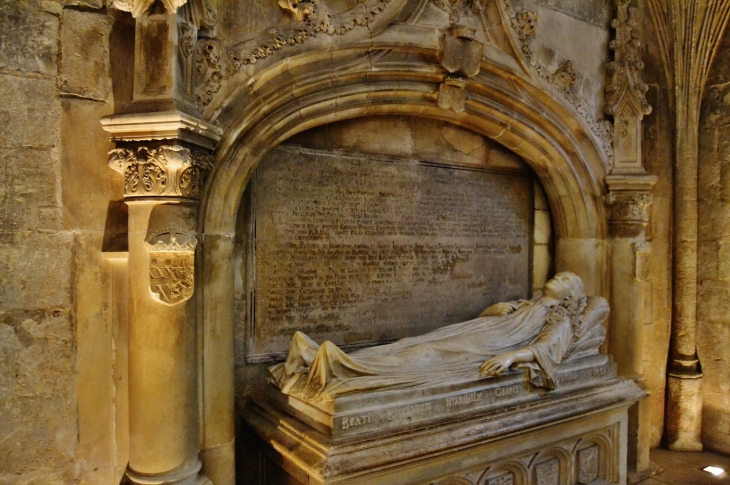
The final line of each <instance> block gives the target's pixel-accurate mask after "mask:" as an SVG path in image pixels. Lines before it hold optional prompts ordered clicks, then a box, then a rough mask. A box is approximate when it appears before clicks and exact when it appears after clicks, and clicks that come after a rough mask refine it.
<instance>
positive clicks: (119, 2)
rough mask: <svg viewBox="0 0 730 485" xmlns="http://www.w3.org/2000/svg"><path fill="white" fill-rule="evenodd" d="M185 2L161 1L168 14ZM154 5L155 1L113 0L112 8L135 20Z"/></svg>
mask: <svg viewBox="0 0 730 485" xmlns="http://www.w3.org/2000/svg"><path fill="white" fill-rule="evenodd" d="M187 1H188V0H162V3H163V5H164V6H165V9H166V10H167V11H168V12H171V13H174V12H177V9H178V8H180V7H182V6H183V5H185V4H186V3H187ZM154 3H155V0H114V1H113V2H112V6H114V7H116V8H118V9H119V10H123V11H125V12H129V13H131V14H132V16H133V17H134V18H137V17H141V16H142V15H144V13H145V12H147V10H149V8H150V7H152V5H154Z"/></svg>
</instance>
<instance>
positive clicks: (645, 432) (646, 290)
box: [606, 0, 657, 481]
mask: <svg viewBox="0 0 730 485" xmlns="http://www.w3.org/2000/svg"><path fill="white" fill-rule="evenodd" d="M615 6H616V16H615V18H614V20H613V21H612V23H611V26H612V27H613V28H614V29H615V31H616V34H615V38H614V40H613V41H611V44H610V46H611V49H613V51H614V59H613V61H612V62H610V63H609V65H608V71H609V82H608V85H607V86H606V113H607V114H609V115H611V116H612V117H613V124H614V132H613V153H614V157H613V167H612V170H611V173H610V174H609V175H608V176H607V177H606V185H607V189H608V195H607V196H606V204H607V206H608V209H609V220H608V226H609V238H610V241H611V325H610V328H609V352H610V353H611V354H613V355H614V357H615V359H616V364H617V365H618V369H619V373H620V374H621V375H623V376H626V377H630V378H632V379H633V380H634V381H635V382H636V383H637V384H638V385H639V386H641V387H644V388H645V386H644V384H643V379H644V366H643V359H644V354H645V352H646V345H647V343H646V333H647V332H646V328H647V327H648V326H650V325H651V324H652V285H651V271H650V258H651V242H650V238H649V236H648V235H647V226H648V224H649V220H650V210H649V209H650V207H651V203H652V200H653V196H652V192H651V191H652V187H653V186H654V184H655V183H656V181H657V177H656V176H653V175H650V174H648V173H647V172H646V170H645V169H644V165H643V162H642V151H641V150H642V149H641V141H642V138H643V132H642V120H643V118H644V116H645V115H648V114H650V113H651V111H652V108H651V106H650V105H649V103H648V102H647V100H646V98H645V93H646V91H647V89H648V87H647V85H646V84H645V83H644V82H643V80H642V78H641V71H642V70H643V67H644V65H643V63H642V61H641V59H640V58H639V47H640V43H639V40H638V39H637V38H636V35H635V34H634V32H633V28H634V25H635V21H634V19H633V11H632V9H631V8H630V1H629V0H615ZM619 349H620V351H619ZM648 406H649V404H648V402H647V401H646V400H644V401H642V402H639V403H637V404H635V405H634V406H633V407H632V408H631V409H630V411H629V439H628V461H629V463H628V468H629V470H628V471H629V477H630V479H631V480H630V481H638V480H640V479H642V478H644V477H645V476H647V475H648V474H650V473H651V470H652V469H653V465H652V464H651V461H650V460H649V448H650V433H651V430H650V418H651V417H650V415H649V414H648V409H649V407H648Z"/></svg>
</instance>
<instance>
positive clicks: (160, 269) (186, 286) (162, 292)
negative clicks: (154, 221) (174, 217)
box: [145, 229, 198, 305]
mask: <svg viewBox="0 0 730 485" xmlns="http://www.w3.org/2000/svg"><path fill="white" fill-rule="evenodd" d="M197 242H198V241H197V239H196V238H195V236H194V235H192V234H189V233H186V232H181V231H175V230H172V229H167V230H165V231H161V232H158V233H156V234H153V235H152V236H150V237H149V238H148V239H147V241H146V242H145V247H146V248H147V253H148V254H149V264H150V266H149V278H150V286H149V288H150V293H152V296H153V297H154V298H155V299H156V300H158V301H160V302H162V303H166V304H168V305H174V304H176V303H181V302H183V301H186V300H189V299H190V298H192V296H193V292H194V290H195V246H196V245H197Z"/></svg>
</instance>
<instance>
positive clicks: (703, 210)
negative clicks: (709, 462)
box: [697, 36, 730, 453]
mask: <svg viewBox="0 0 730 485" xmlns="http://www.w3.org/2000/svg"><path fill="white" fill-rule="evenodd" d="M729 66H730V38H729V37H728V36H725V39H724V40H723V43H722V45H721V46H720V50H719V52H718V54H717V58H716V59H715V61H714V65H713V69H712V71H711V73H710V78H709V80H708V84H707V88H706V90H705V95H704V99H703V102H702V115H701V124H700V167H699V170H700V174H699V183H700V189H699V194H700V195H699V215H700V216H699V217H700V219H699V249H698V250H699V255H698V258H699V268H700V269H699V275H698V280H699V281H698V283H699V295H698V311H697V324H698V333H697V353H698V355H699V359H700V363H701V365H702V374H703V383H702V396H703V399H702V401H703V402H702V405H703V416H702V442H703V444H704V445H705V447H707V448H710V449H713V450H717V451H721V452H724V453H730V365H729V363H730V346H728V343H730V225H729V224H728V216H729V215H730V184H729V182H730V142H729V141H728V137H727V131H728V129H730V86H729V85H728V83H730V67H729Z"/></svg>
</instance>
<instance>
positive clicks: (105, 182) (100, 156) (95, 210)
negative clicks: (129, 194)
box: [61, 98, 126, 231]
mask: <svg viewBox="0 0 730 485" xmlns="http://www.w3.org/2000/svg"><path fill="white" fill-rule="evenodd" d="M111 109H112V107H111V106H110V105H108V104H102V103H98V102H95V101H88V100H83V99H76V98H66V99H62V100H61V120H62V122H61V144H62V148H63V150H62V155H61V176H62V179H63V180H66V181H69V182H71V181H73V183H64V184H63V185H62V186H61V197H62V201H63V220H64V227H65V228H66V229H77V228H78V229H93V230H97V231H103V230H105V229H109V224H108V222H109V221H110V219H112V218H113V217H114V215H110V213H109V212H110V211H115V212H118V211H119V209H120V208H118V207H115V206H113V205H112V206H110V201H113V200H118V199H120V198H121V197H122V193H123V191H124V189H123V185H124V179H123V177H120V176H119V174H117V173H115V172H114V171H112V170H110V169H109V167H108V165H107V164H106V163H101V162H100V161H102V162H103V161H104V160H105V159H106V158H107V152H108V151H109V149H110V148H111V143H109V141H108V138H107V136H106V134H105V132H104V130H103V129H102V127H101V124H100V123H99V118H100V117H101V116H105V115H107V114H109V113H110V111H111ZM125 229H126V228H125Z"/></svg>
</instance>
